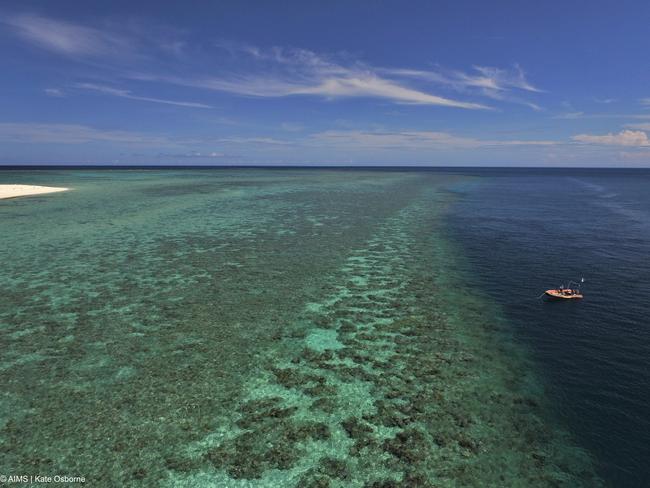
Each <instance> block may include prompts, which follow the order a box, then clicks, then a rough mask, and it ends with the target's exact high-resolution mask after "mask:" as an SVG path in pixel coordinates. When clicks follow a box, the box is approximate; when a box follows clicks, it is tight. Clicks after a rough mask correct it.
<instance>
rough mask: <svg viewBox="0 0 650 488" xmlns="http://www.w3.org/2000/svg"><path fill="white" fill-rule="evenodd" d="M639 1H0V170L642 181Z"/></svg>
mask: <svg viewBox="0 0 650 488" xmlns="http://www.w3.org/2000/svg"><path fill="white" fill-rule="evenodd" d="M649 25H650V3H648V2H646V1H624V0H623V1H616V2H614V1H608V2H605V1H600V0H592V1H572V0H564V1H548V2H532V1H522V0H519V1H507V0H506V1H500V2H485V1H483V0H480V1H465V0H458V1H454V2H431V1H408V2H404V1H382V0H373V1H361V0H358V1H337V0H330V1H327V2H322V1H318V2H317V1H309V0H302V1H282V0H277V1H274V2H267V1H246V0H233V1H219V2H215V1H189V0H188V1H185V2H171V1H169V2H165V1H162V0H157V1H150V0H138V1H137V2H134V1H132V0H131V1H122V0H111V1H93V2H89V1H87V0H84V1H75V0H58V1H56V2H52V1H31V0H21V1H18V0H16V1H3V2H0V63H1V64H0V66H1V69H0V164H138V165H140V164H157V165H159V164H181V165H182V164H188V165H203V164H206V165H221V164H224V165H388V164H390V165H400V164H402V165H415V166H417V165H427V166H428V165H431V166H613V167H649V166H650V139H649V136H648V134H649V133H650V61H648V59H649V58H648V56H647V51H648V48H649V47H650V29H649V28H648V26H649Z"/></svg>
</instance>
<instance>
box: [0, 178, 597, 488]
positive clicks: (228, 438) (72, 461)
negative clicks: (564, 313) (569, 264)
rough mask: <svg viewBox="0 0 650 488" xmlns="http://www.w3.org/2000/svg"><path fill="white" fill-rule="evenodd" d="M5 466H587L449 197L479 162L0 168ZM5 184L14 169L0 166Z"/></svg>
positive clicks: (180, 472) (265, 478)
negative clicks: (476, 277) (7, 196)
mask: <svg viewBox="0 0 650 488" xmlns="http://www.w3.org/2000/svg"><path fill="white" fill-rule="evenodd" d="M9 178H11V181H12V182H16V183H22V184H47V185H53V186H69V187H72V188H73V191H70V192H67V193H64V194H58V195H48V196H39V197H29V198H24V199H18V200H13V201H6V202H2V204H0V229H1V230H2V233H1V234H0V239H1V241H2V249H3V254H4V257H3V265H2V267H1V268H0V287H1V290H0V292H1V293H2V297H3V299H2V301H1V302H0V335H1V336H2V344H3V350H2V353H1V355H0V370H1V371H2V377H1V381H2V396H1V397H0V427H1V430H0V441H1V447H0V467H1V468H2V472H7V473H10V472H17V473H18V472H20V473H23V472H32V471H33V472H34V473H47V474H52V475H54V474H67V475H71V476H80V475H81V476H85V477H86V479H87V480H88V482H89V483H91V484H92V485H93V486H119V485H125V484H126V485H130V486H152V485H162V486H188V487H190V486H215V487H256V486H274V487H277V486H287V487H290V486H300V487H309V486H314V487H316V486H318V487H323V486H332V487H362V486H374V487H389V486H414V487H416V486H473V485H481V484H482V485H486V486H498V485H501V486H581V485H583V486H597V485H598V484H599V480H598V479H597V477H596V476H595V475H594V471H593V467H592V463H591V460H590V459H589V457H588V456H587V455H586V453H585V452H584V451H583V450H582V449H580V448H579V447H577V446H576V445H575V444H576V443H575V440H574V439H572V438H571V437H570V436H569V435H568V434H567V433H566V430H565V429H564V428H563V427H562V425H561V423H560V422H558V421H557V419H556V418H555V417H554V416H553V415H552V413H551V412H552V409H550V408H548V406H547V399H546V398H545V397H544V395H543V388H542V387H541V386H540V384H539V381H538V380H537V377H536V376H535V375H534V373H533V371H534V370H533V368H532V367H531V365H530V363H529V359H528V355H527V354H526V353H525V352H524V351H522V349H521V348H520V347H518V346H516V344H515V341H513V340H512V337H511V330H510V329H509V326H508V324H507V323H506V322H505V321H504V320H503V318H502V314H501V312H500V310H499V308H498V307H497V306H496V305H495V304H494V303H493V302H491V301H489V300H488V298H487V297H486V296H482V295H481V294H480V293H477V292H476V290H475V289H474V290H470V289H469V288H467V287H466V286H465V285H464V283H465V280H464V277H463V273H464V272H465V271H464V270H465V269H466V264H465V263H464V262H463V259H464V258H463V255H462V252H460V251H459V249H458V248H456V247H455V246H454V244H453V241H451V240H450V239H449V238H448V237H447V235H448V232H447V231H446V229H445V218H444V217H445V215H447V212H448V209H449V208H450V206H453V204H454V202H455V200H456V199H457V198H458V197H457V193H456V190H457V188H459V185H460V187H462V185H464V184H467V183H470V182H471V181H472V177H469V176H458V175H444V174H434V173H414V172H395V171H386V172H381V171H332V170H318V171H306V170H267V171H265V170H255V169H250V170H204V171H200V170H192V171H190V170H188V171H179V170H174V171H172V170H168V171H44V172H15V173H12V172H3V173H0V179H2V180H4V181H9ZM4 181H3V182H4Z"/></svg>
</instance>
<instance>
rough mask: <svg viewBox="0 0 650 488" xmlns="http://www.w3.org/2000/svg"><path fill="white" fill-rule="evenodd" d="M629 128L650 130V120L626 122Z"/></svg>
mask: <svg viewBox="0 0 650 488" xmlns="http://www.w3.org/2000/svg"><path fill="white" fill-rule="evenodd" d="M625 127H627V128H628V129H637V130H643V131H648V132H650V122H641V123H638V124H625Z"/></svg>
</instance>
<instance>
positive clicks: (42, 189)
mask: <svg viewBox="0 0 650 488" xmlns="http://www.w3.org/2000/svg"><path fill="white" fill-rule="evenodd" d="M68 189H69V188H57V187H54V186H35V185H0V200H1V199H3V198H16V197H26V196H29V195H41V194H43V193H55V192H59V191H66V190H68Z"/></svg>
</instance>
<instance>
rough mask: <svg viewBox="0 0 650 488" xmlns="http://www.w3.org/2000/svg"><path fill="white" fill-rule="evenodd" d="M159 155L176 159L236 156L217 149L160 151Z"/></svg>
mask: <svg viewBox="0 0 650 488" xmlns="http://www.w3.org/2000/svg"><path fill="white" fill-rule="evenodd" d="M158 157H162V158H174V159H222V158H227V157H234V156H229V155H227V154H225V153H222V152H217V151H209V152H201V151H189V152H186V153H160V154H158Z"/></svg>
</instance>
